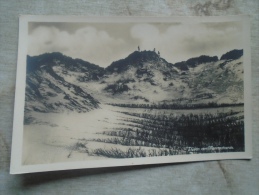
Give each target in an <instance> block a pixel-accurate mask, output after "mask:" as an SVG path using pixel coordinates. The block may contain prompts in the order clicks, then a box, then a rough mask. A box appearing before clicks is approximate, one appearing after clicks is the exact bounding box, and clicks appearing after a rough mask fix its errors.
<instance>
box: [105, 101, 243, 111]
mask: <svg viewBox="0 0 259 195" xmlns="http://www.w3.org/2000/svg"><path fill="white" fill-rule="evenodd" d="M109 105H112V106H117V107H126V108H147V109H179V110H182V109H202V108H220V107H230V106H232V107H233V106H242V105H244V104H243V103H237V104H228V103H216V102H209V103H196V104H191V103H190V104H189V103H186V104H183V103H182V104H179V103H157V104H155V103H153V104H114V103H111V104H109Z"/></svg>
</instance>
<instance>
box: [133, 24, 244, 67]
mask: <svg viewBox="0 0 259 195" xmlns="http://www.w3.org/2000/svg"><path fill="white" fill-rule="evenodd" d="M131 35H132V37H133V38H135V39H138V40H139V41H140V47H141V48H142V49H143V50H152V49H153V48H156V50H159V51H160V53H161V56H162V57H163V58H165V59H166V60H168V61H170V62H173V63H174V62H179V61H183V60H187V59H188V58H191V57H196V56H199V55H212V56H215V55H218V56H220V55H222V54H223V53H225V52H227V51H230V50H232V49H239V48H242V30H241V28H240V25H238V24H233V23H232V24H229V25H226V24H219V23H215V24H213V23H209V24H208V25H205V24H204V23H198V24H197V23H195V24H190V23H186V24H185V23H183V24H181V25H169V26H168V28H167V29H166V30H165V31H161V30H160V29H159V28H158V27H157V26H155V25H152V24H143V25H142V24H138V25H135V26H133V27H132V29H131Z"/></svg>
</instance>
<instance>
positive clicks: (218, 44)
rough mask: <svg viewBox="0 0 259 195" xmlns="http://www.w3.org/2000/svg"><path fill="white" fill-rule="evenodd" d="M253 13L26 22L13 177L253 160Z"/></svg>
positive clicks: (21, 39) (22, 26)
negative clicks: (250, 45)
mask: <svg viewBox="0 0 259 195" xmlns="http://www.w3.org/2000/svg"><path fill="white" fill-rule="evenodd" d="M249 28H250V26H249V19H248V18H247V17H246V16H230V17H158V18H157V17H82V16H78V17H77V16H21V17H20V25H19V51H18V63H17V81H16V94H15V96H16V97H15V111H14V125H13V142H12V158H11V169H10V172H11V173H12V174H19V173H29V172H41V171H53V170H65V169H79V168H94V167H111V166H129V165H143V164H158V163H175V162H187V161H204V160H205V161H206V160H220V159H250V158H252V143H251V82H250V79H251V65H250V64H251V63H250V47H249V42H250V30H249Z"/></svg>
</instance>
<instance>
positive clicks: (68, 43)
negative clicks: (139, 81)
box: [28, 26, 125, 66]
mask: <svg viewBox="0 0 259 195" xmlns="http://www.w3.org/2000/svg"><path fill="white" fill-rule="evenodd" d="M123 46H125V41H124V40H123V39H121V38H114V37H112V36H111V35H109V34H108V33H107V32H106V31H102V30H97V29H96V28H94V27H91V26H87V27H84V28H81V29H78V30H76V31H75V32H74V33H73V34H70V33H68V32H67V31H61V30H60V29H58V28H56V27H54V26H51V27H50V26H39V27H37V28H35V29H34V30H33V31H32V32H31V34H30V35H29V48H28V54H29V55H32V56H33V55H39V54H42V53H46V52H56V51H57V52H62V53H63V54H65V55H68V56H71V57H73V58H81V59H84V60H86V61H89V62H92V63H96V64H98V65H100V66H107V65H109V64H110V63H111V62H112V61H113V60H114V55H119V54H120V53H122V52H123V49H121V48H123Z"/></svg>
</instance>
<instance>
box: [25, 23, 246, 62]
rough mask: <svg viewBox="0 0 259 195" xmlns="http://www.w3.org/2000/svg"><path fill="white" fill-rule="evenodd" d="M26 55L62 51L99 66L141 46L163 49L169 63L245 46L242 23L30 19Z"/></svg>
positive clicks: (120, 57)
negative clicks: (81, 21)
mask: <svg viewBox="0 0 259 195" xmlns="http://www.w3.org/2000/svg"><path fill="white" fill-rule="evenodd" d="M28 33H29V35H28V55H30V56H36V55H40V54H43V53H51V52H61V53H63V54H64V55H67V56H70V57H72V58H80V59H83V60H85V61H88V62H90V63H93V64H97V65H99V66H101V67H107V66H109V65H110V64H111V63H112V62H113V61H117V60H119V59H123V58H125V57H127V56H128V55H129V54H131V53H132V52H134V51H136V50H137V48H138V46H139V47H140V50H153V49H154V48H155V49H156V51H159V52H160V56H161V57H162V58H164V59H165V60H167V61H168V62H170V63H176V62H180V61H185V60H188V59H189V58H192V57H198V56H200V55H209V56H218V57H220V56H221V55H222V54H224V53H226V52H228V51H230V50H233V49H242V45H243V43H242V40H243V39H242V23H241V22H220V23H219V22H214V23H66V22H59V23H54V22H52V23H51V22H45V23H44V22H30V23H29V27H28Z"/></svg>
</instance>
